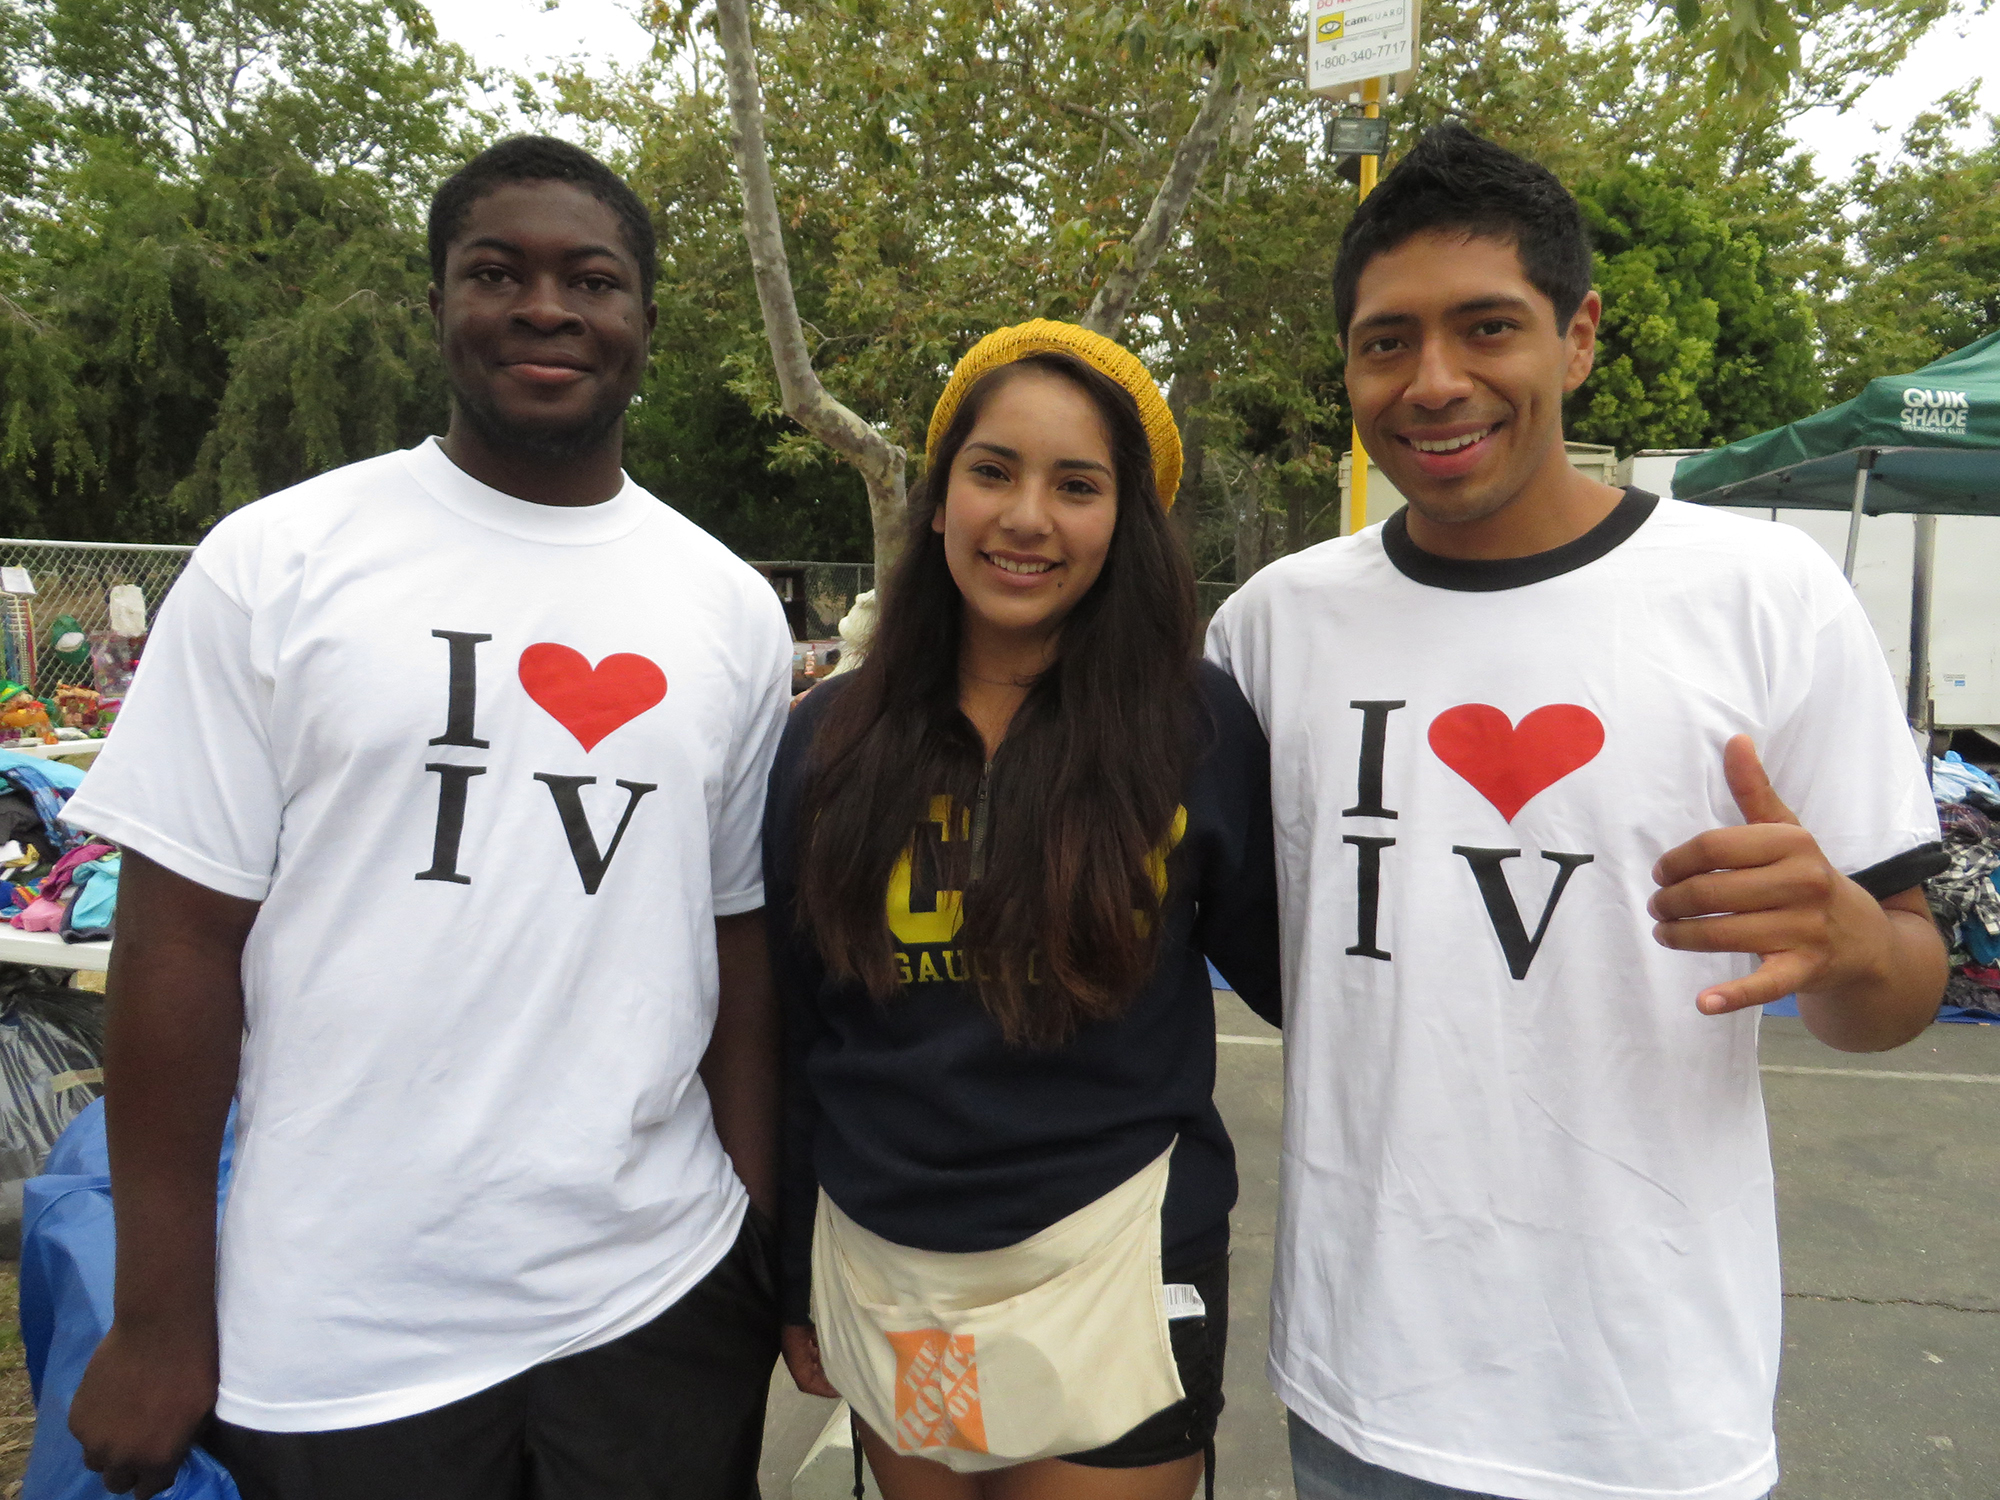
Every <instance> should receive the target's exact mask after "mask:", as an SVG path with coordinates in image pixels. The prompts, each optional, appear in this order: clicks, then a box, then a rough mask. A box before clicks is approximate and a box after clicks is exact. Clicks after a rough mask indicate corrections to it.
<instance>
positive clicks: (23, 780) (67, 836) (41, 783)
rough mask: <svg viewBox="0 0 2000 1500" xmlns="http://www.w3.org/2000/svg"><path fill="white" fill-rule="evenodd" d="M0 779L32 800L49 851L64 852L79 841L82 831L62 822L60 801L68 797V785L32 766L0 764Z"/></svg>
mask: <svg viewBox="0 0 2000 1500" xmlns="http://www.w3.org/2000/svg"><path fill="white" fill-rule="evenodd" d="M0 780H5V781H6V783H7V784H8V785H9V786H11V787H12V788H13V789H14V790H15V791H17V792H25V793H26V794H27V795H28V799H29V800H30V801H31V802H33V803H34V804H35V811H36V812H37V813H39V814H40V815H41V819H42V828H43V830H44V831H45V832H46V833H47V834H48V836H49V846H50V848H51V850H52V851H54V852H55V853H57V854H66V853H68V852H69V851H70V850H71V849H74V848H75V847H76V846H77V845H78V844H80V843H82V842H83V839H84V835H83V834H82V833H79V832H78V831H77V830H75V829H73V828H70V827H68V826H66V825H65V824H64V823H63V822H62V810H63V804H64V803H65V802H67V801H69V791H70V789H69V788H68V787H66V786H58V785H56V783H55V782H53V781H51V780H49V778H48V777H46V776H44V775H43V774H42V773H41V772H40V771H37V770H36V769H35V768H34V767H33V766H5V767H0Z"/></svg>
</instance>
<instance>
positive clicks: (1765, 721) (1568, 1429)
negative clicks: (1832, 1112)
mask: <svg viewBox="0 0 2000 1500" xmlns="http://www.w3.org/2000/svg"><path fill="white" fill-rule="evenodd" d="M1385 532H1386V533H1387V535H1386V537H1385ZM1413 575H1414V576H1413ZM1208 652H1209V655H1210V657H1211V658H1212V659H1214V660H1215V661H1217V662H1218V663H1220V664H1221V665H1222V666H1223V667H1225V668H1227V669H1228V670H1229V671H1230V672H1231V673H1233V674H1234V675H1235V677H1236V679H1237V681H1238V682H1239V683H1241V684H1242V686H1243V689H1244V692H1245V693H1246V695H1247V696H1248V697H1249V699H1250V702H1251V703H1252V704H1253V705H1254V706H1255V708H1256V710H1257V713H1258V716H1259V717H1260V718H1261V719H1262V721H1263V724H1264V727H1265V729H1266V730H1267V731H1268V733H1269V735H1270V739H1271V759H1272V768H1271V769H1272V801H1273V805H1274V814H1275V816H1274V822H1275V825H1276V829H1277V849H1278V871H1279V882H1280V888H1281V893H1282V902H1283V917H1284V965H1285V981H1286V1003H1285V1039H1286V1060H1285V1063H1286V1089H1285V1124H1284V1152H1283V1159H1282V1164H1281V1184H1282V1205H1283V1206H1282V1208H1281V1211H1280V1215H1279V1226H1278V1247H1277V1274H1276V1282H1275V1286H1274V1289H1273V1299H1272V1300H1273V1310H1272V1318H1271V1356H1270V1374H1271V1378H1272V1381H1273V1383H1274V1384H1275V1385H1276V1387H1277V1390H1278V1393H1279V1395H1280V1396H1281V1397H1282V1398H1283V1399H1284V1401H1285V1403H1286V1404H1287V1405H1288V1406H1289V1407H1291V1408H1292V1409H1293V1410H1294V1411H1296V1412H1297V1413H1298V1414H1299V1415H1300V1416H1301V1417H1303V1418H1304V1419H1305V1420H1306V1421H1307V1422H1309V1423H1310V1424H1311V1425H1312V1426H1314V1427H1315V1428H1317V1429H1319V1430H1320V1431H1322V1432H1324V1433H1325V1434H1326V1435H1327V1436H1329V1437H1331V1438H1333V1439H1334V1440H1335V1441H1337V1442H1339V1443H1340V1444H1342V1445H1343V1446H1345V1447H1347V1448H1348V1449H1350V1450H1352V1451H1353V1452H1355V1453H1357V1454H1359V1455H1360V1456H1361V1457H1363V1458H1365V1459H1368V1460H1370V1461H1371V1462H1373V1463H1377V1464H1381V1465H1384V1466H1386V1467H1388V1468H1390V1469H1394V1470H1398V1471H1400V1472H1403V1473H1407V1474H1412V1475H1415V1476H1417V1477H1419V1478H1422V1479H1426V1480H1429V1481H1431V1482H1433V1483H1436V1484H1442V1485H1448V1486H1452V1487H1455V1488H1459V1489H1466V1490H1473V1491H1476V1492H1479V1493H1488V1492H1491V1493H1493V1494H1497V1495H1503V1496H1520V1497H1526V1500H1607V1497H1618V1500H1638V1497H1645V1500H1668V1497H1672V1500H1751V1497H1753V1496H1761V1495H1763V1494H1764V1493H1765V1491H1767V1490H1768V1489H1769V1488H1770V1487H1771V1485H1772V1484H1773V1483H1774V1482H1775V1481H1776V1479H1777V1473H1778V1470H1777V1462H1776V1447H1775V1443H1774V1441H1773V1437H1772V1428H1771V1411H1772V1401H1773V1396H1774V1392H1775V1388H1776V1382H1777V1373H1778V1351H1779V1310H1780V1303H1779V1280H1778V1246H1777V1233H1776V1223H1775V1211H1774V1204H1773V1195H1772V1178H1771V1164H1770V1153H1769V1147H1768V1143H1767V1139H1766V1131H1765V1125H1764V1114H1763V1100H1762V1095H1761V1092H1760V1090H1759V1085H1758V1073H1757V1013H1756V1012H1755V1011H1754V1010H1753V1011H1751V1012H1748V1013H1744V1012H1739V1013H1737V1014H1735V1015H1731V1016H1728V1017H1710V1016H1704V1015H1702V1014H1700V1013H1699V1012H1698V1011H1697V1010H1696V1009H1695V1004H1694V1002H1695V997H1696V995H1697V994H1698V993H1699V992H1700V991H1701V990H1702V988H1703V987H1704V986H1706V985H1709V984H1712V983H1716V982H1718V981H1721V980H1724V979H1728V978H1731V977H1735V976H1738V975H1741V974H1745V973H1747V972H1749V971H1750V969H1751V968H1752V967H1753V966H1754V960H1752V959H1749V958H1746V957H1740V956H1735V955H1705V954H1693V953H1676V952H1670V951H1668V950H1667V949H1665V948H1662V947H1660V946H1659V945H1658V944H1657V943H1656V942H1654V940H1653V937H1652V926H1653V923H1652V919H1651V918H1650V917H1649V916H1647V914H1646V901H1647V899H1648V897H1649V896H1650V895H1651V894H1652V893H1653V891H1654V890H1655V889H1656V887H1655V885H1654V883H1653V880H1652V878H1651V873H1650V872H1651V869H1652V866H1653V863H1654V861H1655V860H1657V859H1658V857H1659V856H1660V855H1661V854H1662V853H1664V852H1665V851H1666V850H1668V849H1671V848H1673V847H1674V846H1676V845H1678V844H1680V843H1683V842H1685V841H1686V840H1687V839H1689V838H1691V837H1693V836H1694V835H1695V834H1697V833H1700V832H1702V831H1703V830H1705V829H1709V828H1714V827H1721V826H1725V825H1731V824H1737V823H1740V822H1741V821H1742V818H1741V816H1740V814H1739V813H1738V812H1737V809H1736V806H1735V803H1734V801H1733V799H1732V798H1731V796H1730V792H1729V787H1728V785H1727V783H1726V781H1725V780H1724V777H1723V763H1722V750H1723V745H1724V743H1725V742H1726V741H1727V740H1728V739H1729V738H1730V737H1731V736H1732V735H1735V734H1739V733H1747V734H1750V735H1752V736H1753V737H1754V738H1755V739H1756V741H1757V744H1758V747H1759V749H1760V751H1761V753H1762V755H1763V758H1764V763H1765V765H1766V767H1767V768H1768V769H1769V771H1770V774H1771V778H1772V781H1773V782H1774V783H1775V785H1776V788H1777V790H1778V793H1779V795H1780V796H1782V797H1783V798H1784V799H1785V801H1786V802H1787V803H1788V804H1789V805H1790V806H1791V808H1792V809H1793V810H1794V811H1795V812H1797V813H1798V815H1799V817H1800V820H1801V821H1802V822H1803V823H1804V825H1805V826H1806V827H1807V828H1808V829H1809V830H1811V831H1812V832H1813V833H1814V834H1815V835H1816V836H1817V837H1818V839H1819V842H1820V845H1821V847H1822V848H1823V849H1824V850H1825V851H1826V854H1827V856H1828V858H1829V859H1831V860H1832V861H1833V863H1834V864H1836V865H1837V866H1838V867H1840V868H1841V869H1842V870H1844V871H1847V872H1850V873H1853V872H1860V871H1864V870H1867V869H1868V868H1869V867H1873V866H1880V865H1882V864H1883V862H1885V861H1895V863H1892V864H1890V865H1888V866H1886V867H1885V868H1883V869H1880V870H1877V871H1876V872H1875V874H1874V875H1873V876H1872V877H1871V879H1870V880H1868V881H1864V884H1869V885H1870V887H1871V889H1875V890H1876V891H1877V894H1889V893H1892V892H1893V891H1895V890H1899V889H1906V888H1907V887H1909V886H1910V885H1913V884H1915V883H1916V882H1917V881H1918V880H1920V879H1922V878H1923V877H1924V876H1925V875H1927V874H1930V873H1932V872H1933V871H1934V870H1935V868H1936V864H1935V862H1934V861H1935V853H1934V850H1935V841H1936V839H1937V837H1938V825H1937V818H1936V813H1935V810H1934V808H1933V806H1932V804H1931V800H1930V797H1929V795H1928V794H1927V790H1926V786H1925V781H1924V775H1923V769H1922V765H1921V763H1920V761H1919V759H1918V757H1917V754H1916V752H1915V749H1914V747H1913V745H1912V743H1911V739H1910V735H1909V732H1908V730H1907V729H1906V728H1905V727H1904V724H1903V722H1902V718H1901V715H1900V714H1899V712H1898V710H1897V704H1896V700H1895V693H1894V689H1893V687H1892V685H1891V682H1890V679H1889V673H1888V670H1887V668H1886V666H1885V664H1884V662H1883V660H1882V654H1881V650H1880V648H1879V647H1878V646H1877V644H1876V642H1875V638H1874V636H1873V634H1872V633H1871V631H1870V629H1869V626H1868V621H1867V619H1866V617H1865V616H1864V615H1863V613H1862V611H1861V608H1860V606H1859V605H1858V604H1857V603H1856V602H1855V599H1854V595H1853V592H1852V590H1851V589H1849V588H1848V587H1847V585H1846V584H1845V583H1844V582H1843V581H1842V579H1841V577H1840V574H1839V573H1838V572H1837V571H1836V570H1835V569H1834V568H1833V567H1832V566H1831V565H1830V564H1829V563H1828V562H1827V560H1826V558H1825V557H1824V556H1823V555H1822V554H1821V553H1820V552H1819V550H1818V549H1817V548H1816V547H1814V545H1813V544H1812V542H1811V541H1810V540H1809V539H1808V538H1806V537H1805V536H1804V535H1803V534H1801V533H1800V532H1798V531H1795V530H1793V529H1791V528H1789V527H1783V526H1773V525H1770V524H1767V523H1758V522H1754V521H1749V520H1744V519H1740V518H1737V517H1733V516H1725V515H1720V514H1717V513H1714V512H1712V511H1706V510H1703V509H1700V508H1698V507H1695V506H1689V505H1683V504H1679V503H1675V502H1671V501H1668V502H1661V503H1659V504H1658V506H1657V509H1655V508H1654V507H1653V500H1652V497H1651V496H1647V495H1642V494H1639V493H1638V492H1628V496H1627V499H1626V501H1625V502H1624V503H1623V504H1622V505H1621V506H1620V507H1619V508H1618V510H1617V511H1616V512H1614V513H1613V515H1612V516H1611V517H1610V518H1609V519H1607V520H1606V521H1605V522H1604V523H1603V524H1602V525H1601V526H1599V527H1598V528H1596V529H1595V530H1594V531H1592V532H1591V533H1590V534H1589V535H1587V536H1585V537H1583V538H1580V539H1578V541H1576V542H1573V543H1571V544H1570V545H1569V546H1568V547H1565V548H1561V549H1558V550H1557V551H1556V552H1554V553H1546V554H1542V555H1541V556H1539V557H1532V558H1523V559H1518V560H1514V561H1509V562H1489V563H1451V562H1448V561H1446V560H1443V559H1438V558H1435V557H1431V556H1430V555H1429V554H1425V553H1421V552H1418V551H1417V550H1416V549H1415V548H1414V547H1413V546H1412V545H1411V543H1410V542H1409V540H1408V537H1407V535H1406V534H1405V533H1404V532H1403V531H1402V528H1401V521H1400V518H1397V519H1395V520H1392V521H1391V522H1390V523H1388V525H1387V526H1386V527H1384V526H1378V527H1373V528H1370V529H1369V530H1367V531H1365V532H1362V533H1361V534H1359V535H1357V536H1352V537H1347V538H1344V539H1342V540H1340V541H1335V542H1328V543H1326V544H1324V545H1322V546H1318V547H1314V548H1311V549H1310V550H1308V551H1306V552H1303V553H1300V554H1297V555H1295V556H1293V557H1289V558H1286V559H1284V560H1283V561H1281V562H1277V563H1274V564H1272V565H1271V566H1270V567H1268V568H1266V569H1264V571H1262V572H1261V573H1259V574H1258V575H1257V576H1256V577H1255V578H1253V579H1252V580H1251V581H1250V582H1249V583H1248V584H1246V585H1245V586H1244V587H1243V588H1242V589H1241V590H1239V591H1238V592H1237V594H1236V595H1235V597H1233V598H1232V599H1230V600H1229V602H1228V603H1227V604H1225V605H1224V606H1223V608H1222V609H1221V610H1220V611H1219V612H1218V613H1217V615H1216V617H1215V622H1214V625H1213V626H1212V628H1211V630H1210V633H1209V641H1208ZM1927 845H1928V846H1931V848H1930V849H1929V850H1925V848H1924V846H1927ZM1899 856H1902V857H1903V858H1901V859H1900V860H1898V859H1897V857H1899Z"/></svg>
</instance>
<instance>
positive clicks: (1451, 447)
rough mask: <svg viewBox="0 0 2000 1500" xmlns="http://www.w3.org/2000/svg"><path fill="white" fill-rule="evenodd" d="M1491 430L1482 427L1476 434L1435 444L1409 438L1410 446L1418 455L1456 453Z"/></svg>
mask: <svg viewBox="0 0 2000 1500" xmlns="http://www.w3.org/2000/svg"><path fill="white" fill-rule="evenodd" d="M1492 430H1493V429H1492V428H1491V427H1482V428H1481V429H1480V430H1479V431H1477V432H1468V433H1467V434H1466V435H1465V436H1464V437H1455V438H1444V439H1442V440H1441V441H1439V442H1435V443H1427V442H1425V441H1424V440H1423V439H1422V438H1411V439H1410V446H1411V447H1412V448H1414V449H1416V450H1417V452H1419V453H1456V452H1458V450H1459V449H1461V448H1469V447H1471V446H1472V445H1473V444H1474V443H1476V442H1478V441H1479V440H1480V439H1481V438H1483V437H1485V436H1486V434H1487V433H1489V432H1491V431H1492Z"/></svg>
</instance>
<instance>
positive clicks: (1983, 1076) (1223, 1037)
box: [1215, 1031, 2000, 1083]
mask: <svg viewBox="0 0 2000 1500" xmlns="http://www.w3.org/2000/svg"><path fill="white" fill-rule="evenodd" d="M1215 1039H1216V1040H1217V1041H1218V1042H1228V1043H1230V1044H1231V1045H1233V1046H1237V1047H1282V1046H1284V1045H1285V1043H1284V1039H1283V1038H1281V1037H1275V1036H1231V1035H1229V1034H1228V1033H1227V1032H1221V1031H1219V1032H1217V1033H1216V1034H1215ZM1758 1071H1759V1072H1760V1073H1786V1074H1791V1075H1795V1076H1799V1077H1807V1078H1888V1079H1894V1080H1897V1081H1899V1082H1903V1083H2000V1073H1912V1072H1906V1071H1898V1070H1895V1069H1890V1068H1797V1067H1789V1066H1786V1065H1784V1064H1782V1063H1764V1064H1761V1065H1760V1066H1759V1068H1758Z"/></svg>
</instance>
